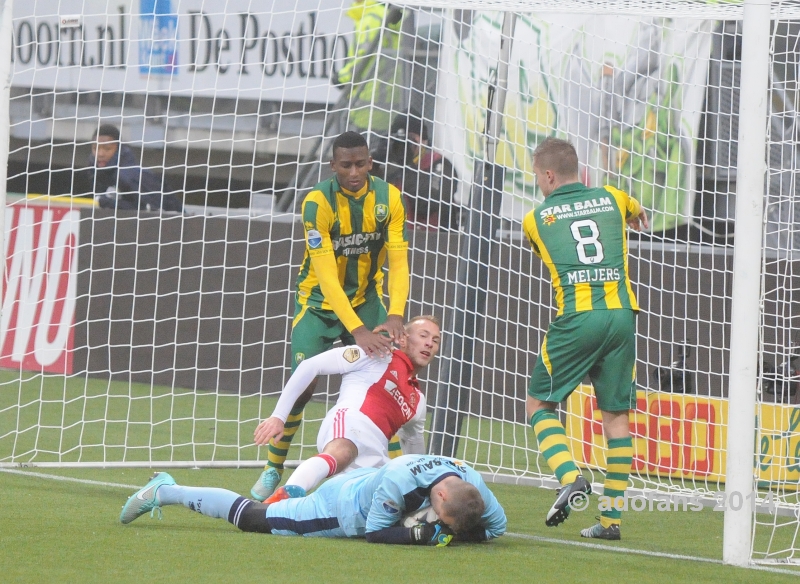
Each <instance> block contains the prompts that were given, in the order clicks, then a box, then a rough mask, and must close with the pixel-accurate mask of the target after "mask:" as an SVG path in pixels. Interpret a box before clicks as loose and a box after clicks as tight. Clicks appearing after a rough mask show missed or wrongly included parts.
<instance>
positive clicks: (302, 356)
mask: <svg viewBox="0 0 800 584" xmlns="http://www.w3.org/2000/svg"><path fill="white" fill-rule="evenodd" d="M305 358H306V354H305V353H295V354H294V362H295V363H297V364H298V365H300V363H301V362H302V361H303V359H305Z"/></svg>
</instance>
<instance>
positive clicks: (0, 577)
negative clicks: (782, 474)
mask: <svg viewBox="0 0 800 584" xmlns="http://www.w3.org/2000/svg"><path fill="white" fill-rule="evenodd" d="M9 377H10V376H9ZM4 381H6V382H9V383H8V384H7V385H6V384H3V385H0V436H2V435H5V437H4V438H0V460H5V461H8V456H9V453H10V448H11V444H12V438H10V437H9V436H10V435H9V434H8V430H9V428H10V427H22V426H23V425H24V424H28V423H29V422H31V421H35V420H38V421H39V422H40V427H41V426H49V425H51V424H52V425H55V422H56V421H58V422H59V423H61V422H66V425H67V426H69V425H70V423H72V422H73V421H74V420H75V419H76V418H78V417H80V416H82V419H84V420H97V421H96V422H91V423H90V424H89V426H88V428H84V429H83V434H81V432H80V431H79V429H78V428H77V426H76V429H75V430H74V431H72V432H73V433H70V431H68V432H66V433H64V434H61V433H59V440H60V441H61V446H62V448H63V447H64V446H66V447H67V448H66V449H67V450H70V449H71V448H72V449H73V451H74V457H75V459H77V457H78V456H79V455H80V456H81V457H82V458H83V459H84V460H91V459H92V457H94V456H101V455H102V454H103V453H105V456H106V459H107V460H113V459H115V458H118V457H121V456H122V454H123V453H125V455H126V457H128V458H129V459H131V458H132V459H134V460H137V459H142V460H146V457H147V456H148V454H147V452H148V448H150V447H151V446H152V447H153V448H154V450H153V451H152V452H153V459H154V460H163V459H165V458H168V457H169V456H170V455H173V456H175V455H176V452H175V447H169V448H167V447H166V446H163V447H162V446H161V443H160V442H159V441H163V442H166V440H167V438H169V439H171V440H172V441H173V443H176V438H180V439H179V440H177V443H181V442H182V441H184V440H183V438H181V437H183V436H185V435H186V433H187V432H189V431H190V432H192V433H194V436H195V438H201V441H202V438H203V437H204V436H205V437H208V436H209V435H211V434H212V433H216V434H217V438H220V433H222V434H223V435H225V434H228V435H229V436H231V437H235V435H236V434H237V433H238V434H241V435H242V436H245V435H247V434H248V433H249V435H252V427H251V426H253V424H250V425H248V426H247V427H244V426H242V425H237V424H236V423H233V422H231V423H221V424H220V423H216V424H215V423H214V419H213V418H214V412H218V413H219V415H220V416H221V417H223V418H229V419H235V416H234V415H233V414H234V413H235V409H236V408H240V407H242V405H241V403H242V402H240V400H238V399H235V398H233V397H232V396H230V399H229V400H228V399H227V397H229V396H225V397H224V398H222V399H221V400H220V398H219V397H218V396H213V395H211V394H208V395H205V396H201V398H200V400H199V401H194V400H190V399H189V396H185V397H181V396H178V397H175V396H168V395H167V394H168V392H167V390H163V391H162V390H159V389H157V388H156V389H155V390H154V389H153V388H149V387H137V386H131V385H128V384H124V386H123V385H122V384H113V383H112V384H108V383H107V382H96V381H93V380H88V381H87V380H80V382H77V381H76V383H75V387H73V386H72V385H71V383H65V382H64V379H63V378H60V381H59V378H55V377H46V378H42V377H31V378H29V379H28V381H26V382H25V383H24V384H23V388H22V390H20V389H18V387H17V386H16V384H15V383H13V382H12V380H11V379H9V378H6V379H4ZM70 381H75V380H70ZM40 393H43V394H44V395H45V398H46V399H45V401H44V403H43V402H42V401H41V400H39V399H38V397H34V396H38V395H39V394H40ZM103 393H106V394H109V395H111V396H112V397H111V398H108V397H106V398H103V397H101V396H102V395H103ZM249 399H251V401H250V402H245V403H246V405H247V407H261V408H262V410H261V411H266V412H267V413H268V412H269V411H270V410H271V403H272V400H267V401H265V402H264V403H258V405H257V406H256V402H257V400H263V399H265V398H261V397H253V398H249ZM50 400H52V401H50ZM64 401H65V402H67V405H66V406H64V405H63V403H60V402H64ZM242 401H244V400H242ZM183 402H185V404H184V403H183ZM190 403H191V404H192V405H191V410H192V411H191V412H188V411H187V412H184V410H186V409H187V408H189V407H190V406H189V404H190ZM220 403H222V404H223V405H222V406H220ZM14 404H24V405H23V407H21V408H20V407H14ZM167 404H169V408H170V409H171V411H172V412H173V417H172V420H170V418H169V416H168V415H167V414H165V412H164V411H163V409H166V408H162V406H166V405H167ZM220 407H222V410H220ZM322 407H323V406H322V405H321V404H312V408H317V409H320V411H321V408H322ZM226 408H233V409H232V410H231V411H227V410H226ZM182 412H183V413H193V415H194V417H195V419H199V420H201V421H200V422H192V421H191V419H187V420H182V421H177V422H176V421H175V418H176V417H181V415H182ZM123 413H124V414H125V415H127V414H128V413H130V414H131V415H132V417H133V418H134V419H138V420H140V421H141V422H142V424H141V425H134V426H131V425H126V424H123V423H122V422H121V420H122V419H124V418H123ZM176 413H178V414H181V415H179V416H176V415H175V414H176ZM314 413H316V414H319V413H320V412H310V414H312V415H313V414H314ZM104 419H105V420H106V422H105V423H104V422H103V420H104ZM108 420H111V421H110V422H109V421H108ZM21 421H22V423H20V422H21ZM151 422H153V423H155V430H153V431H152V432H151V431H150V429H149V428H150V427H151ZM12 424H13V425H12ZM17 424H20V425H19V426H17ZM307 426H308V428H306V432H307V433H309V432H314V431H315V428H314V424H307ZM33 427H34V428H35V427H36V425H35V424H34V425H33ZM472 432H473V435H474V436H475V438H474V439H472V440H465V441H464V443H465V446H464V447H465V448H466V449H473V448H474V449H477V450H476V452H479V450H480V449H481V448H484V447H485V445H484V444H483V442H482V440H481V438H482V437H483V436H485V435H487V434H491V433H495V432H504V433H508V432H512V433H514V438H515V439H518V440H525V433H526V431H525V429H524V428H522V429H520V428H510V427H502V425H493V424H483V425H481V424H477V423H474V428H473V430H472ZM92 433H94V434H92ZM517 433H518V434H520V435H519V436H516V434H517ZM55 435H56V432H55V431H54V430H41V429H40V430H35V429H32V430H30V431H29V432H25V433H24V434H22V435H20V434H17V435H15V436H13V439H15V440H16V446H17V448H20V447H22V450H23V451H24V450H25V449H26V448H33V447H34V446H35V447H37V448H38V449H39V450H40V452H41V451H42V450H47V449H48V446H47V445H48V443H50V442H52V440H53V439H54V438H55ZM103 436H105V440H106V442H107V443H106V445H105V447H100V446H98V447H96V448H94V449H88V450H86V449H84V450H82V449H80V448H78V447H77V445H78V444H79V443H84V444H91V443H93V442H94V441H96V440H98V439H100V438H102V437H103ZM506 436H507V434H506ZM506 440H508V438H506ZM506 440H504V441H506ZM26 441H27V442H26ZM70 441H72V442H70ZM81 441H83V442H81ZM509 442H510V441H509ZM178 448H180V449H185V452H187V453H188V452H191V450H190V449H191V448H192V447H191V446H190V445H188V444H186V445H185V446H180V447H178ZM201 448H208V449H210V448H211V447H210V446H208V447H201ZM293 449H294V447H293ZM169 450H172V452H169ZM513 450H515V451H517V452H514V451H512V449H510V448H509V449H508V451H506V452H503V451H502V450H500V451H498V452H497V453H492V456H491V457H490V458H494V457H495V456H496V457H504V464H508V462H507V461H508V460H509V458H508V457H513V456H520V454H519V453H518V451H519V450H521V449H513ZM476 452H472V453H469V452H468V453H467V454H468V456H467V458H470V456H469V455H470V454H475V453H476ZM177 454H185V453H184V452H182V451H180V450H178V452H177ZM203 454H205V452H204V453H203ZM217 454H220V452H219V451H217ZM292 454H293V453H290V458H291V457H292ZM250 455H252V456H258V453H257V452H256V451H255V449H254V448H253V449H252V452H250V451H245V455H243V454H242V452H241V451H240V452H239V453H238V456H241V457H242V458H248V457H250ZM306 455H307V454H306ZM533 455H535V453H533ZM226 456H230V457H235V456H237V452H236V449H233V448H231V449H229V450H228V451H226V450H223V451H222V458H225V457H226ZM137 457H142V458H137ZM52 458H53V455H47V454H42V455H39V456H37V458H36V460H37V461H46V460H48V459H52ZM472 459H480V457H472ZM512 459H513V458H512ZM145 466H146V465H145ZM17 470H20V471H23V473H24V474H17V473H8V472H0V494H2V501H3V504H4V509H3V511H2V513H0V582H44V581H48V582H79V583H91V582H120V583H124V582H137V583H142V582H146V583H156V582H192V583H195V582H254V581H259V582H302V581H308V580H312V579H313V580H315V581H317V582H320V583H322V582H326V583H327V582H342V583H353V582H370V583H379V582H403V583H405V582H562V581H569V582H620V583H627V582H631V583H636V584H639V583H646V582H670V583H674V582H687V581H691V582H743V583H744V582H748V583H749V582H798V581H800V580H798V577H800V571H798V572H797V573H796V575H792V574H791V573H790V572H793V571H794V570H793V569H792V568H791V567H776V568H774V570H775V571H772V572H769V571H763V570H745V569H739V568H733V567H729V566H723V565H721V564H720V563H718V562H719V559H720V558H721V557H722V522H723V515H722V514H721V513H717V512H713V511H711V510H704V511H701V512H683V511H673V512H656V511H654V512H636V513H634V512H629V513H626V514H625V515H624V516H623V526H622V534H623V539H622V541H621V542H594V541H590V540H585V539H582V538H581V537H580V536H579V534H578V532H579V530H580V529H581V528H583V527H587V526H589V525H591V524H592V523H594V521H595V519H594V515H595V514H596V509H595V512H592V511H586V512H583V513H577V512H575V513H573V514H572V516H571V517H570V519H569V520H568V521H567V522H566V523H565V524H564V525H562V526H560V527H558V528H547V527H545V525H544V516H545V513H546V511H547V509H548V508H549V506H550V504H551V502H552V500H553V496H554V492H553V491H548V490H543V489H536V488H532V487H523V486H515V485H506V484H490V488H491V489H492V490H493V491H494V492H495V494H496V495H497V497H498V499H499V500H500V502H501V503H502V504H503V506H504V508H505V510H506V514H507V516H508V520H509V523H508V534H507V535H506V536H504V537H502V538H500V539H499V540H496V541H493V542H491V543H487V544H481V545H461V546H451V547H450V548H443V549H440V548H420V547H405V546H383V545H369V544H367V543H366V542H364V541H363V540H362V541H359V540H322V539H313V538H289V537H277V536H269V535H258V534H246V533H241V532H239V531H238V530H237V529H236V528H234V527H233V526H232V525H230V524H228V523H227V522H225V521H221V520H213V519H209V518H206V517H203V516H201V515H198V514H195V513H192V512H190V511H188V510H187V509H184V508H182V507H178V506H172V507H166V508H164V517H163V520H161V521H159V520H157V519H151V518H150V517H149V516H143V517H141V518H139V519H137V520H136V521H135V522H134V523H132V524H131V525H128V526H123V525H120V524H119V521H118V517H119V511H120V509H121V507H122V505H123V503H124V502H125V500H126V498H127V496H128V495H130V494H131V493H132V492H133V490H134V489H132V488H127V487H125V486H124V485H131V486H141V485H143V484H144V483H145V482H146V481H147V479H148V478H149V476H150V474H151V471H150V470H149V469H147V468H133V469H131V468H125V469H121V468H107V469H98V468H81V469H75V468H63V469H52V468H40V469H36V468H29V469H26V468H19V469H17ZM170 472H171V474H172V475H173V476H174V477H175V478H176V480H177V481H178V482H179V483H182V484H186V485H198V486H218V487H224V488H228V489H231V490H234V491H237V492H240V493H244V494H246V493H248V492H249V489H250V486H251V485H252V483H253V481H254V480H255V478H256V476H257V475H258V470H256V469H200V470H195V469H185V468H183V469H174V470H172V469H170ZM37 474H38V475H50V476H52V475H58V476H60V477H67V478H74V479H80V480H83V481H87V482H73V481H62V480H57V479H54V478H49V476H37ZM595 500H596V499H595ZM680 556H686V557H691V558H695V559H694V560H691V559H684V558H681V557H680ZM702 560H708V561H702ZM779 572H782V573H779Z"/></svg>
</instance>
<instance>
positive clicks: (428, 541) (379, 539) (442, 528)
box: [366, 521, 453, 547]
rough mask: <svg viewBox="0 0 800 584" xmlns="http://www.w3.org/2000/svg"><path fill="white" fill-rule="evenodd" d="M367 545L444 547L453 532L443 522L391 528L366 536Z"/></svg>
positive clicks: (451, 538) (368, 533)
mask: <svg viewBox="0 0 800 584" xmlns="http://www.w3.org/2000/svg"><path fill="white" fill-rule="evenodd" d="M366 538H367V542H368V543H394V544H401V545H435V546H437V547H444V546H446V545H448V544H449V543H450V542H451V541H452V540H453V530H452V529H450V528H449V527H448V526H447V525H446V524H445V523H444V522H442V521H436V522H434V523H420V524H418V525H415V526H414V527H402V526H397V525H396V526H392V527H386V528H384V529H379V530H378V531H370V532H367V534H366Z"/></svg>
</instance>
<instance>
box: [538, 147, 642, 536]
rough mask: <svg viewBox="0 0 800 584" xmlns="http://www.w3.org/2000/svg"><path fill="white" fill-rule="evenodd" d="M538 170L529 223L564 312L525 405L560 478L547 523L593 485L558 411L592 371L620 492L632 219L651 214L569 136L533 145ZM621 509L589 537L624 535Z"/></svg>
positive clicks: (629, 354)
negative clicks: (582, 169) (603, 181)
mask: <svg viewBox="0 0 800 584" xmlns="http://www.w3.org/2000/svg"><path fill="white" fill-rule="evenodd" d="M533 172H534V174H535V175H536V180H537V183H538V186H539V189H541V191H542V194H543V195H544V196H545V200H544V202H542V203H541V204H539V205H538V206H537V207H536V208H535V209H534V210H533V211H531V212H530V213H528V214H527V215H526V216H525V219H524V220H523V224H522V225H523V230H524V231H525V235H526V236H527V237H528V240H529V241H530V244H531V246H532V247H533V251H534V253H536V255H537V256H539V257H540V258H541V259H542V261H544V263H545V265H546V266H547V268H548V269H549V270H550V277H551V279H552V283H553V293H554V296H555V301H556V305H557V308H558V312H557V314H556V317H555V319H554V320H553V321H552V322H551V323H550V326H549V328H548V330H547V334H546V335H545V338H544V341H543V342H542V347H541V351H540V352H539V357H538V358H537V360H536V365H535V366H534V369H533V374H532V376H531V381H530V385H529V387H528V398H527V403H526V413H527V415H528V419H529V420H530V424H531V427H532V428H533V432H534V434H536V439H537V440H538V442H539V450H540V452H541V453H542V455H543V456H544V457H545V459H546V460H547V464H548V465H549V466H550V468H551V470H552V471H553V472H554V473H555V475H556V478H558V480H559V482H560V483H561V484H562V485H563V486H562V488H561V489H560V490H559V492H558V495H557V497H556V501H555V503H554V504H553V506H552V507H551V508H550V511H549V512H548V514H547V518H546V520H545V523H546V524H547V525H548V526H551V527H552V526H556V525H559V524H561V523H563V522H564V520H566V519H567V517H568V515H569V512H570V504H571V502H572V501H573V500H574V498H575V497H586V496H588V495H589V494H591V485H590V484H589V482H588V481H587V480H586V479H585V478H583V476H581V474H580V472H579V471H578V467H577V465H576V464H575V461H574V460H573V458H572V455H571V454H570V451H569V448H568V446H567V435H566V431H565V429H564V426H563V424H562V423H561V421H560V420H559V418H558V415H557V414H556V412H555V409H556V406H557V405H558V403H559V402H562V401H564V400H566V399H567V397H568V396H569V395H570V393H572V392H573V391H574V389H575V388H576V387H577V386H578V385H579V384H580V383H581V382H582V381H583V379H584V378H585V377H586V376H587V375H588V376H589V378H590V380H591V381H592V385H593V386H594V392H595V396H596V397H597V403H598V407H599V408H600V411H601V413H602V416H603V433H604V434H605V437H606V441H607V444H608V450H607V459H608V464H607V468H606V478H605V482H604V484H603V488H604V491H603V492H604V495H605V496H607V497H610V499H611V500H612V501H613V500H616V497H623V496H624V494H625V489H626V488H627V486H628V475H629V474H630V471H631V462H632V458H633V442H632V440H631V435H630V429H629V426H628V412H629V411H630V409H631V408H632V407H633V406H634V404H635V400H636V387H635V376H636V369H635V365H636V313H637V312H638V310H639V307H638V305H637V303H636V297H635V295H634V293H633V289H632V287H631V282H630V278H629V276H628V241H627V231H626V225H630V226H631V228H632V229H635V230H637V231H639V230H641V229H642V228H645V229H646V228H647V227H648V221H647V213H646V212H645V211H644V209H643V208H642V207H641V205H640V204H639V203H638V202H637V201H636V200H635V199H633V198H632V197H629V196H628V195H627V194H625V193H624V192H622V191H620V190H618V189H615V188H614V187H610V186H606V187H604V188H588V187H586V186H584V185H583V184H582V183H581V182H580V179H579V175H578V172H579V168H578V155H577V153H576V152H575V148H574V147H573V146H572V145H571V144H570V143H569V142H567V141H565V140H559V139H557V138H547V139H546V140H544V141H543V142H542V143H541V144H540V145H539V146H538V147H537V148H536V150H535V151H534V153H533ZM621 513H622V511H621V509H618V508H612V509H610V510H603V511H602V512H601V514H600V522H599V523H597V524H595V525H593V526H591V527H589V528H586V529H583V530H581V535H582V536H583V537H591V538H598V539H607V540H618V539H620V517H621Z"/></svg>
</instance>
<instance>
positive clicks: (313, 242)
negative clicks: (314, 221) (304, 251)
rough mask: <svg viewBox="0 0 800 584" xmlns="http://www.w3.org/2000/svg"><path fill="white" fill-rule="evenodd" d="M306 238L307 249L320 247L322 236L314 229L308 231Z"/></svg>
mask: <svg viewBox="0 0 800 584" xmlns="http://www.w3.org/2000/svg"><path fill="white" fill-rule="evenodd" d="M306 237H307V239H308V247H310V248H311V249H317V248H318V247H319V246H321V245H322V235H320V233H319V231H317V230H316V229H310V230H309V231H308V235H307V236H306Z"/></svg>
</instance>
